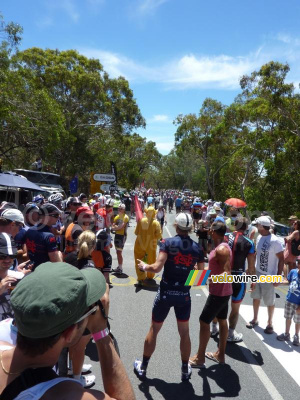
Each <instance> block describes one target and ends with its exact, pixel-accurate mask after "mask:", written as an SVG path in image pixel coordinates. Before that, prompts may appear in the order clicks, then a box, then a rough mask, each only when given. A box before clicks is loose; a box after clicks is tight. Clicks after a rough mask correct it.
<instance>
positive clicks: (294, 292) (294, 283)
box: [286, 268, 300, 304]
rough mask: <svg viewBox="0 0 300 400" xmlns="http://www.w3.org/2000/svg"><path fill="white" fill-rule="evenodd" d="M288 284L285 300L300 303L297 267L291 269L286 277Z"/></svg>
mask: <svg viewBox="0 0 300 400" xmlns="http://www.w3.org/2000/svg"><path fill="white" fill-rule="evenodd" d="M287 279H288V281H289V283H290V285H289V291H288V294H287V296H286V299H287V301H289V302H290V303H294V304H300V272H299V270H298V268H295V269H292V270H291V271H290V273H289V274H288V277H287Z"/></svg>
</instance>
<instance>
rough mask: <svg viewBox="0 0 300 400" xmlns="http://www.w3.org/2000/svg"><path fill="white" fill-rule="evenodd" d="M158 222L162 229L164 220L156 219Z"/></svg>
mask: <svg viewBox="0 0 300 400" xmlns="http://www.w3.org/2000/svg"><path fill="white" fill-rule="evenodd" d="M158 222H159V223H160V226H161V228H163V226H164V223H165V219H164V218H161V219H158Z"/></svg>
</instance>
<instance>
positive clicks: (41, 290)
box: [11, 262, 106, 338]
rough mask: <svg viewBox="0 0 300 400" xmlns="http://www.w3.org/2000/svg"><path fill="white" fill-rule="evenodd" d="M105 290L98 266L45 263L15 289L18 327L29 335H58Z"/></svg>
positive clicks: (14, 300) (21, 331) (13, 294)
mask: <svg viewBox="0 0 300 400" xmlns="http://www.w3.org/2000/svg"><path fill="white" fill-rule="evenodd" d="M105 291H106V282H105V278H104V276H103V274H102V273H101V272H100V271H98V270H97V269H96V268H85V269H82V270H79V269H77V268H74V267H73V266H72V265H70V264H67V263H64V262H56V263H51V262H46V263H43V264H41V265H39V266H38V268H36V270H35V271H34V273H32V274H29V275H28V276H26V279H22V280H21V282H19V284H18V285H17V287H16V288H15V289H14V290H13V292H12V295H11V304H12V307H13V310H14V315H15V320H16V325H17V328H18V330H19V332H20V333H21V334H22V335H23V336H25V337H28V338H46V337H49V336H54V335H57V334H59V333H61V332H63V331H64V330H65V329H67V328H68V327H70V326H71V325H73V324H75V323H76V321H77V320H78V319H79V318H81V317H82V316H83V315H84V313H85V312H86V311H87V310H88V308H89V306H91V305H92V304H94V303H96V302H97V301H98V300H99V299H100V298H101V297H102V296H103V295H104V293H105Z"/></svg>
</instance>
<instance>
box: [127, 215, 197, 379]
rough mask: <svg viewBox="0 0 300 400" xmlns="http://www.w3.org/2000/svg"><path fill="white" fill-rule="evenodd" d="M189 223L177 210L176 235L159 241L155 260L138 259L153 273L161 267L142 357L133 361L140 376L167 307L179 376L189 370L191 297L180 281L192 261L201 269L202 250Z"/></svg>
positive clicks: (141, 266)
mask: <svg viewBox="0 0 300 400" xmlns="http://www.w3.org/2000/svg"><path fill="white" fill-rule="evenodd" d="M192 225H193V221H192V217H191V215H190V214H185V213H180V214H178V215H177V217H176V219H175V226H176V233H177V235H176V236H175V237H172V238H168V239H163V240H162V241H161V242H160V252H159V255H158V258H157V260H156V262H155V263H154V264H151V265H148V264H145V263H144V262H142V261H140V260H139V265H138V267H139V269H140V270H143V271H150V272H155V273H157V272H159V271H161V270H162V268H163V267H164V272H163V276H162V280H161V283H160V287H159V289H158V292H157V295H156V297H155V300H154V304H153V309H152V324H151V327H150V330H149V332H148V334H147V336H146V339H145V343H144V354H143V360H142V361H141V360H138V359H136V360H135V362H134V372H135V374H136V375H137V376H138V377H139V379H141V380H142V379H145V378H146V370H147V366H148V362H149V360H150V357H151V356H152V354H153V353H154V350H155V346H156V338H157V335H158V333H159V331H160V329H161V327H162V325H163V322H164V320H165V319H166V317H167V315H168V313H169V311H170V308H171V307H174V311H175V315H176V319H177V327H178V332H179V335H180V350H181V359H182V370H181V380H182V381H186V380H189V379H190V377H191V374H192V369H191V366H190V364H189V356H190V352H191V341H190V335H189V318H190V313H191V297H190V286H185V285H184V284H185V282H186V280H187V278H188V275H189V273H190V271H191V270H193V269H194V267H195V265H196V268H197V269H204V262H203V261H204V257H203V252H202V250H201V249H200V247H199V245H198V243H196V242H194V241H193V240H192V239H191V238H190V237H189V232H190V231H191V229H192Z"/></svg>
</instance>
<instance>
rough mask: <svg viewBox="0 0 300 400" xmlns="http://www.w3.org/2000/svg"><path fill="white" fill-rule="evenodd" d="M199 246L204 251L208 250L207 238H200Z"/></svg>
mask: <svg viewBox="0 0 300 400" xmlns="http://www.w3.org/2000/svg"><path fill="white" fill-rule="evenodd" d="M198 243H199V246H200V247H201V248H202V250H203V251H207V239H200V238H199V239H198Z"/></svg>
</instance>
